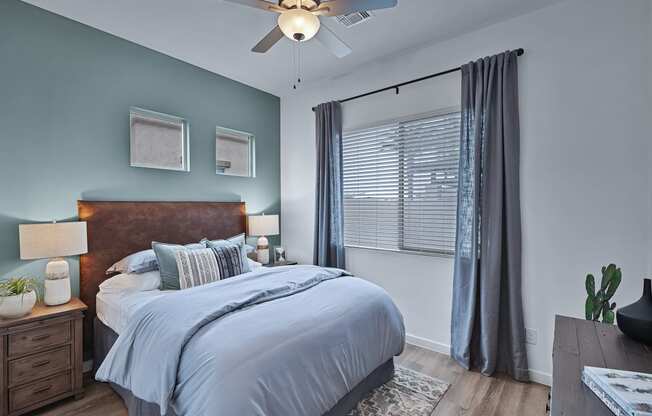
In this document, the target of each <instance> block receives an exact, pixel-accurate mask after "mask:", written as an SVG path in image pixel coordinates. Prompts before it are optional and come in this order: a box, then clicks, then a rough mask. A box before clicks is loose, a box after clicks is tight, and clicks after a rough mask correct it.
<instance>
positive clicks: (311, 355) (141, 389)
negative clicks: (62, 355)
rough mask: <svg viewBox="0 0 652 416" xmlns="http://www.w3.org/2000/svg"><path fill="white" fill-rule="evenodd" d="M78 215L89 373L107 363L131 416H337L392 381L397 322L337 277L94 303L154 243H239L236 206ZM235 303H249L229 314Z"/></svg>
mask: <svg viewBox="0 0 652 416" xmlns="http://www.w3.org/2000/svg"><path fill="white" fill-rule="evenodd" d="M78 206H79V216H80V220H83V221H87V226H88V243H89V252H88V254H86V255H84V256H82V258H81V261H80V276H81V279H80V293H81V297H82V300H84V301H85V302H86V303H87V305H88V306H89V313H88V316H87V318H86V319H87V321H86V322H85V329H86V331H85V336H87V335H90V337H87V338H85V352H86V355H87V357H90V356H93V358H94V364H95V368H96V369H98V367H100V365H101V364H103V363H104V365H102V368H100V371H99V372H98V376H99V377H100V378H103V379H104V380H107V381H110V382H112V384H111V385H112V387H113V388H114V390H116V391H117V392H118V394H120V396H121V397H122V398H123V400H124V401H125V404H126V405H127V407H128V409H129V414H130V415H131V416H134V415H138V416H141V415H142V416H151V415H159V414H161V415H168V416H175V415H179V416H181V415H188V414H192V415H202V414H207V415H208V414H238V415H248V414H256V415H268V416H273V415H283V416H291V415H297V416H299V415H301V416H310V415H315V416H321V415H326V416H336V415H337V416H340V415H346V414H348V413H349V412H350V411H351V409H353V408H354V407H355V405H356V404H357V403H358V401H359V400H360V399H361V398H362V397H364V395H366V394H367V393H368V392H369V391H370V390H371V389H373V388H375V387H377V386H379V385H381V384H383V383H385V382H386V381H388V380H389V379H390V378H391V377H392V375H393V372H394V366H393V356H395V355H398V354H400V353H401V352H402V348H403V343H404V337H405V333H404V332H405V331H404V327H403V321H402V318H401V316H400V313H399V312H398V310H397V309H396V307H395V306H394V305H393V303H392V302H391V300H389V297H388V296H387V295H386V293H385V292H384V291H383V290H382V289H380V288H378V287H376V286H374V285H372V284H370V283H368V282H366V281H364V280H362V279H357V278H354V277H351V276H347V275H346V274H345V273H341V272H340V271H337V270H335V269H333V270H331V269H322V268H317V267H314V266H287V267H278V268H272V269H268V268H264V269H257V270H254V271H252V272H250V273H246V274H243V275H241V276H237V277H234V278H231V279H226V280H225V281H220V282H216V283H211V284H209V285H205V287H204V286H203V287H202V288H197V287H195V288H192V289H186V290H183V291H174V292H172V293H171V292H167V291H158V290H154V291H149V292H134V293H119V294H115V293H112V294H105V293H98V287H99V284H100V283H101V282H102V281H103V280H104V279H106V276H105V275H104V270H106V268H108V266H110V265H111V264H112V263H113V262H114V261H116V260H117V259H120V258H122V257H124V256H126V255H128V254H130V253H133V252H135V251H138V250H142V249H144V248H148V247H149V245H150V243H151V241H166V242H175V243H186V242H193V241H199V240H200V239H201V238H203V237H209V238H226V237H229V236H232V235H236V234H238V233H241V232H244V230H245V221H246V217H245V207H244V203H204V202H182V203H174V202H106V201H105V202H88V201H80V202H79V204H78ZM252 290H253V291H254V292H251V291H252ZM243 293H246V294H250V293H255V296H253V297H251V298H252V299H254V298H255V299H256V301H255V302H250V303H246V302H242V303H241V304H238V306H237V307H233V303H234V302H233V300H234V299H239V298H240V295H242V294H243ZM270 294H271V295H270ZM259 295H260V296H259ZM265 296H267V298H265ZM261 299H262V300H261ZM190 305H192V306H190ZM166 314H167V315H168V318H164V316H165V315H166ZM198 314H199V315H201V322H202V323H201V326H200V327H198V328H197V327H196V326H193V325H194V324H193V322H195V320H196V319H197V316H199V315H198ZM204 315H205V316H204ZM145 316H146V317H148V318H147V319H145V318H144V317H145ZM208 317H210V319H208ZM150 320H154V321H156V322H157V323H156V325H153V326H151V328H150V327H148V326H147V324H148V322H149V321H150ZM135 322H136V323H138V324H134V323H135ZM197 322H199V321H197ZM157 331H158V332H157ZM166 337H167V338H166ZM186 338H187V340H186ZM181 339H184V341H183V342H181V341H179V342H177V341H178V340H181ZM158 340H161V342H160V343H159V342H156V341H158ZM141 344H142V345H146V347H145V346H143V347H140V349H139V347H138V345H141ZM158 344H160V345H158ZM144 354H148V355H144ZM144 356H148V357H152V359H151V360H150V359H142V358H139V357H144ZM175 360H176V361H175ZM166 374H167V376H166ZM146 379H147V380H149V379H151V380H152V382H151V383H144V382H143V380H146ZM136 380H139V381H136ZM166 382H167V385H166ZM168 391H169V392H170V394H169V395H168V394H167V392H168ZM159 397H160V398H159ZM161 409H163V410H164V411H161Z"/></svg>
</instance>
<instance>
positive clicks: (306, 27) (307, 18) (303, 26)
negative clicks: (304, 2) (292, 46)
mask: <svg viewBox="0 0 652 416" xmlns="http://www.w3.org/2000/svg"><path fill="white" fill-rule="evenodd" d="M278 26H279V27H280V28H281V31H282V32H283V34H284V35H285V36H287V37H288V38H290V39H292V40H293V41H297V42H304V41H306V40H308V39H311V38H312V37H313V36H315V35H316V34H317V31H318V30H319V26H320V22H319V18H318V17H317V16H315V15H314V14H312V13H310V12H309V11H307V10H303V9H292V10H288V11H285V12H283V13H281V14H280V15H279V16H278Z"/></svg>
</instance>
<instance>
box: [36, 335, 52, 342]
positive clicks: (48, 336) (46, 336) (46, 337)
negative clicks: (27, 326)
mask: <svg viewBox="0 0 652 416" xmlns="http://www.w3.org/2000/svg"><path fill="white" fill-rule="evenodd" d="M48 338H50V334H43V335H39V336H36V337H33V338H32V341H43V340H44V339H48Z"/></svg>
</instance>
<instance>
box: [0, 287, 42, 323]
mask: <svg viewBox="0 0 652 416" xmlns="http://www.w3.org/2000/svg"><path fill="white" fill-rule="evenodd" d="M35 303H36V292H34V291H31V292H29V293H25V294H24V295H14V296H3V297H0V318H5V319H9V318H20V317H21V316H25V315H27V314H28V313H30V312H31V311H32V308H33V307H34V304H35Z"/></svg>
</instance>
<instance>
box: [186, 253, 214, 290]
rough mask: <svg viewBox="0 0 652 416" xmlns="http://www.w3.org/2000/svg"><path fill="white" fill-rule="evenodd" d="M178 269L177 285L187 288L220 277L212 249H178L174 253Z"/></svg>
mask: <svg viewBox="0 0 652 416" xmlns="http://www.w3.org/2000/svg"><path fill="white" fill-rule="evenodd" d="M175 257H176V260H177V268H178V269H179V286H180V287H181V289H188V288H191V287H195V286H200V285H205V284H206V283H211V282H216V281H218V280H220V279H221V278H222V274H221V273H220V267H219V264H218V261H217V257H216V256H215V253H214V251H213V249H211V248H200V249H196V250H179V251H177V252H176V254H175Z"/></svg>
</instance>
